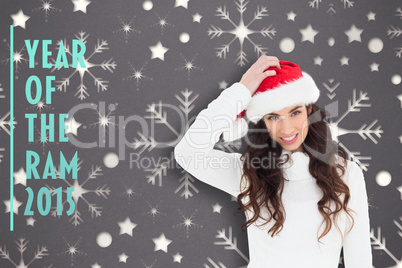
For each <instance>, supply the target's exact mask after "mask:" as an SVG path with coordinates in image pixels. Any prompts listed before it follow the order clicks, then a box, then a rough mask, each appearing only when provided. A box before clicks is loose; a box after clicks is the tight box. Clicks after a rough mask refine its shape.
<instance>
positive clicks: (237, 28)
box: [208, 0, 276, 66]
mask: <svg viewBox="0 0 402 268" xmlns="http://www.w3.org/2000/svg"><path fill="white" fill-rule="evenodd" d="M235 3H236V5H237V10H238V11H239V12H240V21H239V23H238V24H235V23H234V22H233V21H232V19H231V18H230V16H229V12H228V11H226V6H223V8H222V7H218V9H217V14H216V16H219V17H221V19H223V20H227V21H229V22H230V23H231V24H232V25H233V27H234V29H230V30H226V31H225V30H222V29H221V28H219V27H215V26H213V25H211V26H212V29H208V35H211V39H212V38H214V37H216V36H217V37H219V36H221V35H222V34H231V35H234V37H233V39H232V40H230V42H229V43H227V44H224V45H223V46H221V47H219V48H217V50H218V51H217V52H216V56H218V57H219V58H222V57H223V58H224V59H226V53H227V52H229V48H230V45H231V44H232V43H233V42H234V41H235V40H236V39H237V40H239V43H240V51H239V53H238V54H237V58H236V60H235V62H237V64H238V65H240V66H243V65H245V64H246V63H248V62H249V61H248V60H247V58H246V56H247V54H246V52H245V51H244V47H243V45H244V40H245V39H247V40H248V41H249V42H250V43H251V44H252V45H253V48H254V51H255V52H257V57H259V56H261V55H265V54H266V51H265V50H267V49H268V48H267V47H263V46H261V45H258V44H256V43H255V42H254V41H253V40H251V38H250V37H249V35H250V34H254V33H259V34H261V35H262V36H264V37H267V36H268V37H269V38H271V39H272V38H273V37H272V36H274V35H275V33H276V31H275V29H274V28H272V25H270V26H268V27H264V28H262V29H261V30H252V29H250V28H249V27H250V25H251V24H252V23H253V22H254V21H255V20H260V19H262V18H263V17H264V16H268V13H267V11H268V9H267V8H266V7H264V6H263V7H259V6H258V7H257V12H255V13H254V17H253V19H252V20H251V21H250V22H249V23H247V24H245V22H244V20H243V13H244V12H245V11H246V9H247V8H246V5H247V4H248V3H249V1H247V2H245V0H238V1H237V2H235Z"/></svg>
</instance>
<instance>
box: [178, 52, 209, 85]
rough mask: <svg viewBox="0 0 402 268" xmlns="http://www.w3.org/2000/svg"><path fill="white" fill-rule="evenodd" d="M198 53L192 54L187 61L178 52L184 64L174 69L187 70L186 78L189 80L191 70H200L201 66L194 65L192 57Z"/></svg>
mask: <svg viewBox="0 0 402 268" xmlns="http://www.w3.org/2000/svg"><path fill="white" fill-rule="evenodd" d="M197 55H198V53H197V54H196V55H195V56H194V58H193V59H192V60H191V61H188V60H186V59H185V58H184V56H183V55H182V54H181V53H180V56H181V57H182V58H183V61H184V65H183V66H181V67H180V68H176V69H175V71H177V70H187V80H190V75H191V72H192V71H194V70H200V71H202V70H203V69H202V68H199V67H197V66H195V65H194V59H195V58H196V57H197Z"/></svg>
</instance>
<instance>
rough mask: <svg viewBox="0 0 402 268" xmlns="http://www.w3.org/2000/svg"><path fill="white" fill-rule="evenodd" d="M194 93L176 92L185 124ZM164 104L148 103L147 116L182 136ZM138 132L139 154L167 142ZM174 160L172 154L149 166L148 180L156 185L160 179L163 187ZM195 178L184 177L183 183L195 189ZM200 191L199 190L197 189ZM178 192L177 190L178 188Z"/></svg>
mask: <svg viewBox="0 0 402 268" xmlns="http://www.w3.org/2000/svg"><path fill="white" fill-rule="evenodd" d="M192 94H193V91H190V90H188V89H186V90H183V91H181V96H179V95H177V94H175V97H176V99H177V100H178V101H179V102H180V103H181V105H180V106H179V108H180V110H181V111H182V112H183V113H184V117H185V125H186V126H187V125H188V117H189V113H190V112H191V111H192V110H193V109H194V104H193V102H194V101H195V100H196V99H197V98H198V96H199V94H196V95H195V96H194V95H193V96H191V95H192ZM163 107H164V105H163V104H162V101H159V103H158V104H155V103H152V104H150V105H148V109H147V110H146V111H147V112H148V113H149V114H150V115H148V116H145V118H148V119H152V120H153V121H154V122H155V123H157V124H164V125H166V127H167V128H168V129H169V130H170V131H171V132H173V133H174V134H175V135H176V136H177V137H179V136H180V133H179V131H177V130H176V129H175V128H174V127H173V126H172V125H171V124H170V123H169V120H168V118H167V112H166V111H164V110H163ZM137 134H138V135H139V136H140V139H137V138H135V140H134V142H132V145H133V148H134V150H138V154H139V155H141V154H143V153H144V152H145V150H148V151H149V152H150V151H152V150H153V149H154V148H155V147H156V146H157V145H163V144H165V143H164V142H161V141H156V140H155V139H154V138H153V137H152V136H148V137H145V136H144V135H143V134H142V133H141V132H140V131H138V132H137ZM172 161H174V155H173V154H172V155H171V157H169V159H168V160H167V161H165V162H163V163H161V164H159V165H157V166H156V167H153V168H147V169H145V171H147V172H151V173H152V174H151V175H147V178H148V180H147V182H148V183H151V184H152V185H155V184H156V182H157V181H158V186H159V187H162V180H163V177H164V176H166V174H167V169H168V167H169V165H170V163H171V162H172ZM193 182H194V180H193V179H192V178H191V179H190V177H189V176H188V177H186V178H184V182H183V183H182V185H183V186H184V187H185V188H186V189H189V188H190V187H191V188H193V189H195V186H194V185H193ZM197 192H198V191H197ZM176 193H177V190H176ZM185 196H186V198H187V197H188V196H189V194H186V195H185Z"/></svg>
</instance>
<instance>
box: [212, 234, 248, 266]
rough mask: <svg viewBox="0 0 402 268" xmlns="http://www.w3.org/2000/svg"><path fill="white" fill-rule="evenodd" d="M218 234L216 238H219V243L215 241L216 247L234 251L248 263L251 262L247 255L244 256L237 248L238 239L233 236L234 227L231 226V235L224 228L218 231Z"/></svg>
mask: <svg viewBox="0 0 402 268" xmlns="http://www.w3.org/2000/svg"><path fill="white" fill-rule="evenodd" d="M217 232H218V234H217V235H216V236H215V238H217V239H218V241H215V242H214V245H221V246H224V247H225V249H226V250H234V251H235V252H236V253H237V254H238V255H239V256H240V257H242V258H243V259H244V260H245V261H246V262H247V263H249V262H250V260H249V259H248V258H247V256H246V254H244V253H243V252H242V251H241V250H240V249H239V247H238V246H237V237H235V236H233V233H232V226H229V233H228V234H227V235H226V230H225V228H223V229H222V230H218V231H217Z"/></svg>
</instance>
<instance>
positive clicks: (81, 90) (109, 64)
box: [51, 31, 116, 100]
mask: <svg viewBox="0 0 402 268" xmlns="http://www.w3.org/2000/svg"><path fill="white" fill-rule="evenodd" d="M88 37H89V34H87V33H86V32H84V31H81V32H79V33H78V34H76V35H75V39H78V40H80V41H82V42H83V43H84V44H87V39H88ZM60 45H61V42H60V41H59V42H58V47H60ZM63 46H64V50H65V52H66V54H67V55H70V57H72V53H71V51H70V46H69V45H68V44H67V42H66V40H65V39H64V41H63ZM107 49H109V47H108V42H107V41H106V40H103V39H101V40H100V39H98V40H97V43H96V45H95V47H94V50H93V52H92V53H91V55H89V56H88V57H85V56H83V61H84V63H85V68H82V67H81V66H80V65H79V64H77V67H76V68H75V70H74V71H73V72H72V73H71V74H70V75H69V76H68V77H65V78H62V80H57V81H56V84H57V86H56V89H57V90H59V91H64V92H66V91H67V87H68V86H69V85H70V82H71V81H70V80H71V78H72V77H73V76H74V75H75V74H76V73H78V74H79V76H80V84H79V85H78V87H77V91H76V93H75V94H74V96H76V97H77V98H78V99H79V100H84V99H86V98H87V97H89V93H88V91H87V89H88V88H87V86H85V84H84V76H85V74H86V73H87V74H88V75H89V76H91V77H92V79H93V80H94V85H95V86H96V87H97V90H98V93H99V91H105V90H107V89H108V83H109V82H108V81H106V80H103V79H102V78H101V77H96V76H95V75H94V74H93V72H92V71H91V70H90V69H91V68H95V67H101V68H102V69H103V70H107V71H109V72H111V73H113V70H114V69H115V68H116V62H115V61H113V58H110V59H109V60H104V61H102V63H93V62H90V60H92V58H93V57H94V56H95V55H96V54H101V53H103V52H104V51H105V50H107ZM52 61H53V64H52V66H53V68H52V70H51V72H54V71H55V70H56V69H57V70H60V69H61V68H63V65H61V66H59V67H58V68H56V64H55V63H56V61H55V60H54V59H52ZM69 66H70V68H72V63H71V64H69Z"/></svg>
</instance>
